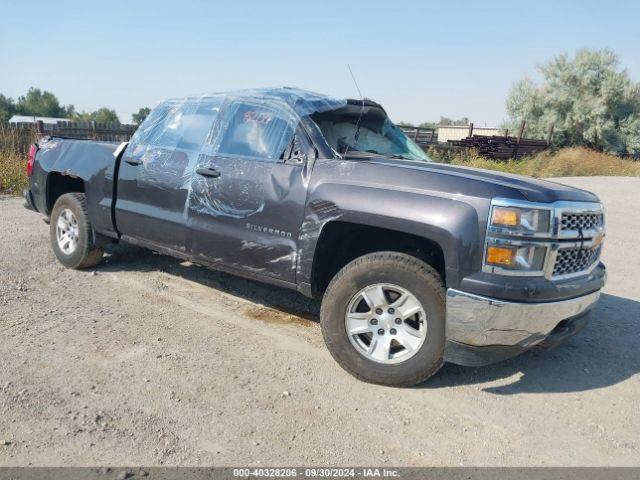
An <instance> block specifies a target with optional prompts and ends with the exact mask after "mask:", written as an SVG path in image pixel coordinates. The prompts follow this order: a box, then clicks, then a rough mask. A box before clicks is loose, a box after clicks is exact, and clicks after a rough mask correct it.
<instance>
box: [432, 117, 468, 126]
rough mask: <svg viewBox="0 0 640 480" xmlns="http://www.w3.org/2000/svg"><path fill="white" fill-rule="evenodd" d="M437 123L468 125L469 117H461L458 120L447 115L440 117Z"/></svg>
mask: <svg viewBox="0 0 640 480" xmlns="http://www.w3.org/2000/svg"><path fill="white" fill-rule="evenodd" d="M438 125H442V126H450V125H453V126H458V125H462V126H465V125H469V119H468V118H467V117H462V118H460V119H458V120H452V119H450V118H449V117H440V121H439V122H438Z"/></svg>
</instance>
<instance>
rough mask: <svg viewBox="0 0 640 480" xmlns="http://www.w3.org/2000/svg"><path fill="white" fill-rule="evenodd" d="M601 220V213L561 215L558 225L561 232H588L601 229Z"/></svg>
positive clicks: (602, 217) (602, 218)
mask: <svg viewBox="0 0 640 480" xmlns="http://www.w3.org/2000/svg"><path fill="white" fill-rule="evenodd" d="M603 220H604V216H603V215H602V213H563V214H562V219H561V223H560V224H561V228H562V230H574V231H580V230H583V231H588V230H597V229H600V228H602V223H603Z"/></svg>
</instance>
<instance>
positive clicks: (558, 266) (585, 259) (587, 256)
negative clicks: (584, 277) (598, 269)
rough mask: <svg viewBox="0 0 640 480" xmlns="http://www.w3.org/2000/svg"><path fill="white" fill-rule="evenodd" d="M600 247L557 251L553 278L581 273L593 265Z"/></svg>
mask: <svg viewBox="0 0 640 480" xmlns="http://www.w3.org/2000/svg"><path fill="white" fill-rule="evenodd" d="M600 247H601V246H600V245H599V246H597V247H592V248H582V249H581V248H580V247H576V248H561V249H560V250H558V256H557V257H556V263H555V265H554V267H553V276H554V277H555V276H558V275H569V274H571V273H577V272H581V271H583V270H586V269H588V268H589V267H590V266H591V265H593V264H594V263H595V262H596V261H597V260H598V257H599V256H600Z"/></svg>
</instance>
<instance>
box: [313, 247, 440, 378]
mask: <svg viewBox="0 0 640 480" xmlns="http://www.w3.org/2000/svg"><path fill="white" fill-rule="evenodd" d="M320 322H321V327H322V334H323V337H324V340H325V343H326V344H327V347H328V349H329V351H330V352H331V355H332V356H333V358H334V359H335V360H336V361H337V362H338V363H339V364H340V366H342V368H344V369H345V370H346V371H348V372H349V373H351V374H352V375H353V376H355V377H356V378H358V379H360V380H364V381H366V382H371V383H377V384H381V385H388V386H394V387H408V386H412V385H415V384H418V383H421V382H423V381H425V380H426V379H427V378H429V377H431V376H432V375H433V374H435V373H436V372H437V371H438V370H439V369H440V367H441V366H442V363H443V353H444V343H445V289H444V285H443V282H442V278H441V277H440V275H439V274H438V272H436V270H434V269H433V268H432V267H431V266H429V265H427V264H426V263H425V262H423V261H421V260H419V259H417V258H415V257H412V256H410V255H407V254H404V253H398V252H377V253H371V254H368V255H364V256H362V257H359V258H357V259H355V260H354V261H352V262H351V263H349V264H348V265H346V266H345V267H344V268H343V269H342V270H340V272H338V273H337V275H336V276H335V277H334V279H333V280H332V281H331V283H330V284H329V287H328V288H327V291H326V292H325V295H324V298H323V300H322V308H321V313H320Z"/></svg>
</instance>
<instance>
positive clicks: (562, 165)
mask: <svg viewBox="0 0 640 480" xmlns="http://www.w3.org/2000/svg"><path fill="white" fill-rule="evenodd" d="M428 154H429V155H430V156H431V158H432V159H433V160H435V161H436V162H440V163H451V164H453V165H461V166H465V167H475V168H483V169H485V170H497V171H500V172H505V173H515V174H519V175H529V176H531V177H591V176H612V175H613V176H624V177H638V176H640V162H637V161H633V160H624V159H622V158H620V157H616V156H614V155H608V154H606V153H602V152H598V151H596V150H591V149H588V148H584V147H572V148H563V149H561V150H557V151H545V152H542V153H539V154H538V155H536V156H533V157H528V158H523V159H518V160H506V161H505V160H492V159H490V158H484V157H480V156H478V155H476V154H475V153H474V152H473V151H471V152H469V153H468V154H467V155H463V154H461V153H460V152H458V153H455V154H452V153H451V152H444V154H442V153H441V152H439V151H438V150H435V149H432V150H430V151H429V152H428Z"/></svg>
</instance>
